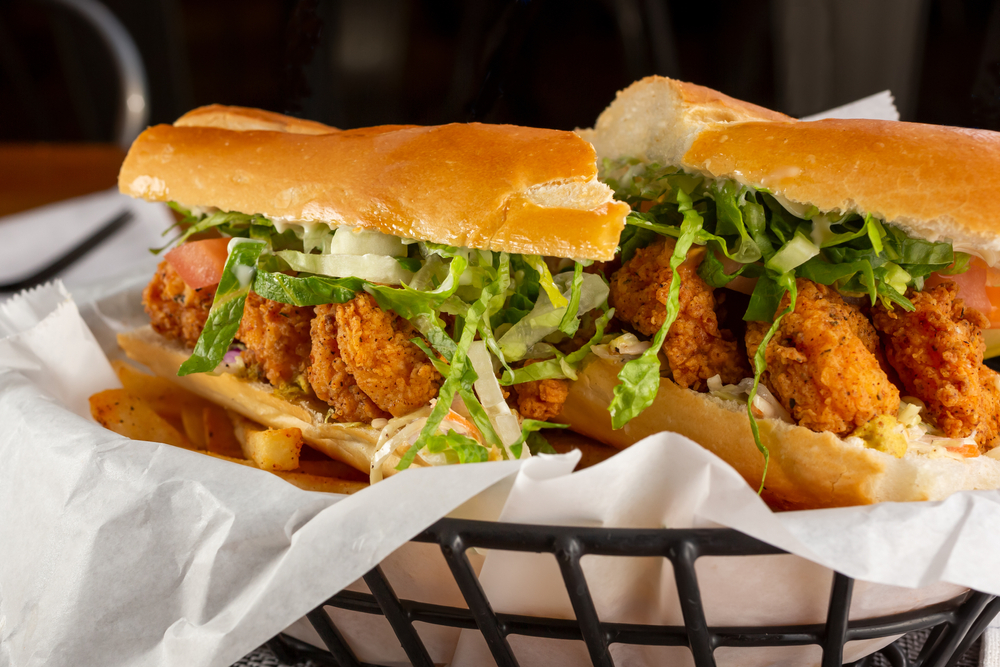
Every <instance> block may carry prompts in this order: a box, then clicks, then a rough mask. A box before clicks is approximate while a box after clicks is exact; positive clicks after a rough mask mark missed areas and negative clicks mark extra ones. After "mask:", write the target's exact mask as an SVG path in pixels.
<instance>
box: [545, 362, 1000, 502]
mask: <svg viewBox="0 0 1000 667" xmlns="http://www.w3.org/2000/svg"><path fill="white" fill-rule="evenodd" d="M584 364H585V365H584V368H583V372H581V373H579V379H578V380H577V381H576V382H573V383H571V384H570V390H569V397H568V398H567V400H566V403H565V404H564V405H563V409H562V412H561V413H560V414H559V415H558V416H557V417H556V418H555V419H554V420H553V421H558V422H564V423H567V424H572V428H573V429H574V430H575V431H578V432H580V433H583V434H584V435H587V436H590V437H592V438H595V439H597V440H600V441H601V442H605V443H607V444H609V445H614V446H615V447H619V448H625V447H628V446H629V445H631V444H633V443H635V442H638V441H639V440H641V439H643V438H645V437H646V436H649V435H652V434H654V433H659V432H661V431H674V432H676V433H680V434H681V435H685V436H687V437H689V438H691V439H692V440H694V441H695V442H697V443H698V444H700V445H702V446H703V447H705V448H706V449H708V450H710V451H711V452H713V453H714V454H716V455H718V456H719V457H720V458H721V459H723V460H725V461H726V462H727V463H729V464H730V465H732V466H733V467H734V468H736V470H737V472H739V473H740V475H742V476H743V478H744V479H746V480H747V482H748V483H749V484H750V485H751V486H753V487H754V488H757V487H758V486H759V485H760V480H761V476H762V475H763V473H764V457H763V456H761V454H760V452H758V451H757V447H756V446H755V445H754V441H753V434H752V433H751V432H750V420H749V419H748V418H747V413H746V403H744V402H742V401H724V400H721V399H718V398H714V397H713V396H710V395H709V394H699V393H697V392H694V391H691V390H690V389H683V388H681V387H679V386H677V385H676V384H675V383H674V382H673V381H671V380H667V379H663V380H661V381H660V391H659V393H658V394H657V396H656V400H655V401H654V402H653V405H651V406H650V407H649V408H647V409H646V410H645V411H644V412H642V413H641V414H640V415H639V416H638V417H636V418H635V419H633V420H632V421H630V422H629V423H628V424H626V425H625V426H624V427H623V428H622V429H620V430H618V431H615V430H612V428H611V415H610V414H609V413H608V405H609V404H610V403H611V399H612V395H613V391H614V387H615V385H616V384H617V383H618V373H619V372H620V371H621V367H622V365H621V364H620V363H615V362H613V361H610V360H606V359H599V358H598V357H595V356H594V355H590V356H589V357H587V359H586V360H585V361H584ZM757 424H758V427H759V428H760V438H761V441H762V442H763V443H764V444H765V445H766V446H767V448H768V451H769V452H770V457H771V460H770V463H769V465H768V469H767V479H766V480H765V483H764V486H765V490H764V494H763V495H764V498H765V500H767V502H768V504H770V505H771V506H772V507H776V508H781V509H810V508H816V507H843V506H848V505H866V504H869V503H876V502H881V501H886V500H893V501H903V500H940V499H942V498H944V497H946V496H948V495H949V494H951V493H954V492H955V491H962V490H971V489H996V488H1000V460H998V459H996V458H992V457H990V456H978V457H974V458H968V459H961V460H957V459H953V458H946V457H941V458H929V457H926V456H918V455H916V454H914V453H912V452H909V453H907V455H906V456H904V457H903V458H901V459H897V458H895V457H893V456H892V455H890V454H886V453H883V452H879V451H876V450H874V449H868V448H866V447H863V446H860V445H851V444H848V443H846V442H845V441H844V440H842V439H840V438H838V437H837V436H835V435H833V434H832V433H816V432H814V431H810V430H809V429H807V428H804V427H802V426H793V425H792V424H787V423H785V422H782V421H780V420H778V419H758V420H757ZM998 453H1000V452H998Z"/></svg>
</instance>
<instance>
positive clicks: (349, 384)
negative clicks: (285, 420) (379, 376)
mask: <svg viewBox="0 0 1000 667" xmlns="http://www.w3.org/2000/svg"><path fill="white" fill-rule="evenodd" d="M311 338H312V349H311V352H310V353H309V369H308V377H309V384H310V386H311V387H312V389H313V391H314V392H315V393H316V396H318V397H319V398H320V399H321V400H323V401H326V402H327V403H328V404H329V405H330V408H331V409H332V410H333V415H334V417H335V419H336V421H340V422H365V423H371V421H372V420H373V419H377V418H385V417H389V416H390V415H389V413H388V412H385V411H383V410H382V409H381V408H379V407H378V406H377V405H375V402H374V401H372V399H371V398H369V397H368V395H366V394H365V392H363V391H362V390H361V387H359V386H358V383H357V382H356V381H355V380H354V376H353V375H351V372H350V371H349V370H347V364H346V363H345V362H344V359H343V357H341V356H340V346H339V345H338V344H337V304H335V303H332V304H328V305H325V306H316V317H315V318H313V321H312V325H311Z"/></svg>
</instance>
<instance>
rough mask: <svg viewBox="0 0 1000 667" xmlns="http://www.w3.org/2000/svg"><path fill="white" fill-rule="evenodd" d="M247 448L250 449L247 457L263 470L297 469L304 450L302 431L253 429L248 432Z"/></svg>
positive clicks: (295, 429) (292, 429) (291, 429)
mask: <svg viewBox="0 0 1000 667" xmlns="http://www.w3.org/2000/svg"><path fill="white" fill-rule="evenodd" d="M246 450H249V451H248V453H249V456H248V457H247V458H249V459H250V460H252V461H253V462H254V463H256V464H257V467H258V468H260V469H261V470H295V469H296V468H298V467H299V453H300V452H301V451H302V431H301V430H300V429H297V428H281V429H267V430H265V431H252V432H250V433H248V434H247V447H246ZM246 450H245V453H247V452H246Z"/></svg>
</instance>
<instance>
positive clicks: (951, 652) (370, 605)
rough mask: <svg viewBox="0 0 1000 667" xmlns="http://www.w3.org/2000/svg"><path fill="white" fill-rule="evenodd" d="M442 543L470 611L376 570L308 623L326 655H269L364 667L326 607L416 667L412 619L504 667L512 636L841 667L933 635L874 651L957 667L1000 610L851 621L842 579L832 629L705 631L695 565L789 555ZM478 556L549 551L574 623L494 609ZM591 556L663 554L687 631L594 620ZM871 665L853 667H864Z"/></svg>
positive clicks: (594, 541)
mask: <svg viewBox="0 0 1000 667" xmlns="http://www.w3.org/2000/svg"><path fill="white" fill-rule="evenodd" d="M413 541H415V542H425V543H431V544H437V545H439V546H440V548H441V552H442V554H443V555H444V558H445V560H446V561H447V563H448V567H449V568H450V570H451V574H452V576H453V577H454V579H455V583H456V584H457V585H458V588H459V590H460V591H461V593H462V596H463V597H464V598H465V601H466V603H467V604H468V608H467V609H466V608H460V607H447V606H441V605H434V604H427V603H422V602H416V601H411V600H400V599H399V598H398V597H397V596H396V594H395V593H394V592H393V589H392V586H391V585H390V584H389V581H388V580H387V579H386V577H385V575H384V574H383V573H382V570H381V568H380V567H378V566H376V567H375V568H374V569H372V570H371V571H370V572H368V574H366V575H365V576H364V581H365V583H366V584H367V586H368V588H369V590H370V591H371V594H370V595H369V594H365V593H356V592H351V591H341V592H340V593H337V594H336V595H334V596H333V597H331V598H330V599H328V600H327V601H326V602H324V603H323V604H321V605H320V606H319V607H317V608H316V609H314V610H313V611H311V612H310V613H309V614H308V618H309V621H310V622H311V623H312V625H313V627H314V628H315V629H316V631H317V632H318V633H319V636H320V637H321V638H322V640H323V642H324V643H325V644H326V646H327V648H328V650H329V653H327V652H325V651H322V650H320V649H316V648H314V647H311V646H310V645H308V644H305V643H303V642H299V641H297V640H294V639H292V638H290V637H286V636H279V637H276V638H275V639H273V640H271V641H270V642H269V643H268V646H269V647H270V648H271V649H272V650H273V651H274V653H275V655H276V656H277V657H278V659H280V660H282V661H283V662H286V663H290V664H294V663H296V662H302V661H304V660H307V659H308V660H313V661H315V662H318V663H320V664H335V665H340V666H341V667H355V666H358V667H363V666H364V665H365V663H361V662H359V661H358V659H357V658H356V657H355V656H354V654H353V653H352V652H351V649H350V648H349V647H348V645H347V642H346V641H345V640H344V638H343V636H342V635H341V634H340V632H339V630H338V629H337V627H336V626H335V625H334V623H333V621H332V620H331V619H330V616H329V615H328V614H327V613H326V612H325V611H324V609H323V607H324V606H332V607H339V608H342V609H347V610H350V611H355V612H362V613H367V614H380V615H383V616H385V618H386V619H387V620H388V622H389V624H390V626H391V627H392V629H393V632H395V634H396V637H397V638H398V640H399V643H400V645H401V646H402V648H403V650H404V652H405V653H406V655H407V657H408V658H409V660H410V662H411V663H412V664H413V665H415V666H418V667H431V666H432V665H433V664H434V663H433V662H432V660H431V658H430V655H429V653H428V651H427V648H426V647H425V646H424V644H423V642H422V641H421V639H420V637H419V636H418V634H417V631H416V629H415V628H414V626H413V623H414V622H417V621H419V622H422V623H429V624H432V625H439V626H448V627H453V628H463V629H469V630H476V629H478V630H479V631H480V632H481V633H482V635H483V638H484V639H485V641H486V644H487V646H488V647H489V650H490V652H491V653H492V654H493V658H494V660H495V661H496V664H497V665H499V666H500V667H516V666H517V665H518V661H517V658H516V656H515V655H514V652H513V651H512V650H511V647H510V644H509V643H508V641H507V637H508V636H509V635H525V636H530V637H544V638H550V639H564V640H578V641H583V642H584V643H585V644H586V647H587V650H588V652H589V653H590V659H591V661H592V662H593V664H594V665H595V667H612V666H613V665H614V664H615V663H614V661H613V660H612V657H611V654H610V652H609V650H608V647H609V645H611V644H614V643H621V644H633V645H646V646H686V647H688V648H689V649H690V651H691V654H692V656H693V658H694V663H695V665H696V666H697V667H714V666H715V664H716V662H715V657H714V651H715V649H716V648H718V647H722V646H727V647H739V648H744V649H753V648H754V647H773V646H803V645H808V644H816V645H819V646H820V647H821V649H822V651H823V659H822V666H823V667H840V666H841V665H842V664H843V655H844V644H845V643H847V642H849V641H852V640H861V639H876V638H880V637H893V636H897V635H902V634H905V633H907V632H912V631H914V630H922V629H927V628H931V632H930V635H929V636H928V639H927V641H926V643H925V644H924V647H923V649H922V650H921V652H920V654H919V656H918V657H917V658H916V660H910V659H909V658H908V657H907V655H906V653H905V652H904V651H903V650H902V649H901V648H900V647H899V646H897V645H896V644H889V645H888V646H886V647H884V648H882V649H881V650H880V651H879V652H880V653H882V655H883V656H884V657H885V658H886V659H887V660H888V662H889V663H890V664H891V665H893V667H946V666H947V665H954V664H955V663H956V662H957V661H958V659H959V658H960V657H961V656H962V655H963V654H964V653H965V652H966V650H968V648H969V647H970V646H971V645H972V643H973V642H975V640H976V639H977V638H978V637H979V635H980V634H982V632H983V631H984V630H985V629H986V626H987V625H989V623H990V621H991V620H993V618H994V617H995V616H996V615H997V613H1000V598H997V597H996V596H993V595H988V594H986V593H980V592H976V591H969V592H967V593H965V594H963V595H960V596H958V597H956V598H953V599H951V600H948V601H947V602H944V603H941V604H936V605H933V606H930V607H925V608H922V609H917V610H913V611H909V612H906V613H901V614H894V615H890V616H882V617H878V618H868V619H863V620H855V621H849V620H848V613H849V611H850V607H851V595H852V592H853V588H854V580H853V579H852V578H851V577H848V576H845V575H842V574H840V573H836V574H835V575H834V578H833V585H832V588H831V592H830V604H829V607H828V610H827V620H826V623H825V624H815V625H779V626H759V627H709V626H708V624H707V623H706V620H705V611H704V607H703V604H702V598H701V594H700V591H699V585H698V577H697V575H696V573H695V566H694V565H695V561H696V560H697V559H698V558H699V557H701V556H762V555H774V554H784V553H787V552H785V551H784V550H782V549H778V548H777V547H773V546H771V545H769V544H766V543H764V542H761V541H759V540H756V539H754V538H752V537H749V536H747V535H744V534H743V533H740V532H739V531H736V530H732V529H728V528H694V529H624V528H578V527H567V526H536V525H526V524H509V523H497V522H487V521H470V520H464V519H441V520H440V521H438V522H437V523H435V524H434V525H432V526H431V527H429V528H428V529H427V530H425V531H423V532H422V533H420V534H419V535H417V536H416V537H415V538H413ZM471 547H479V548H484V549H501V550H508V551H525V552H533V553H550V554H553V555H554V556H555V557H556V560H557V562H558V564H559V569H560V571H561V572H562V577H563V582H564V584H565V586H566V592H567V594H568V595H569V599H570V601H571V603H572V606H573V611H574V612H575V615H576V620H566V619H557V618H541V617H534V616H520V615H514V614H498V613H496V612H494V610H493V608H492V606H491V605H490V603H489V600H488V599H487V598H486V594H485V592H484V591H483V588H482V586H480V584H479V581H478V579H477V577H476V573H475V571H474V570H473V568H472V565H471V563H470V562H469V560H468V558H467V557H466V553H465V552H466V550H467V549H469V548H471ZM585 555H598V556H622V557H636V556H646V557H650V556H652V557H655V556H660V557H663V558H667V559H669V560H670V562H671V564H672V565H673V572H674V577H675V579H676V584H677V592H678V595H679V598H680V604H681V611H682V614H683V618H684V625H683V626H671V625H638V624H627V623H607V622H603V621H601V620H600V619H599V618H598V616H597V611H596V610H595V607H594V603H593V600H592V598H591V594H590V589H589V587H588V585H587V580H586V578H585V577H584V574H583V569H582V567H581V565H580V559H581V558H582V557H583V556H585ZM871 658H872V656H868V657H866V658H862V659H861V660H859V661H857V662H854V663H852V665H854V666H855V667H863V666H866V665H868V664H869V662H870V660H871Z"/></svg>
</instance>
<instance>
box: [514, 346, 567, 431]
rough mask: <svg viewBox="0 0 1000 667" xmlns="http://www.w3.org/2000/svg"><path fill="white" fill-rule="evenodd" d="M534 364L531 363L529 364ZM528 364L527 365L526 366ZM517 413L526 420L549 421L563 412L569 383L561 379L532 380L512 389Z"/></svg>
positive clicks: (516, 385)
mask: <svg viewBox="0 0 1000 667" xmlns="http://www.w3.org/2000/svg"><path fill="white" fill-rule="evenodd" d="M530 363H533V362H531V361H529V362H528V364H530ZM528 364H525V365H526V366H527V365H528ZM511 389H513V390H514V394H515V398H516V401H515V402H516V405H517V411H518V412H519V413H520V414H521V416H522V417H524V418H526V419H539V420H541V421H548V420H549V419H552V418H553V417H555V416H556V415H557V414H559V411H560V410H562V406H563V403H565V402H566V397H567V396H569V381H567V380H559V379H548V380H532V381H531V382H522V383H521V384H515V385H513V386H512V387H511Z"/></svg>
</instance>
